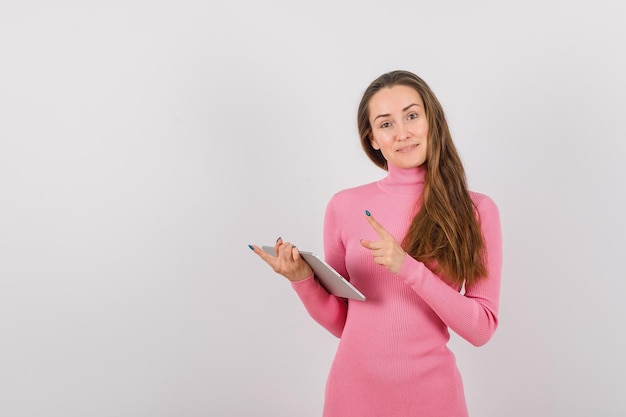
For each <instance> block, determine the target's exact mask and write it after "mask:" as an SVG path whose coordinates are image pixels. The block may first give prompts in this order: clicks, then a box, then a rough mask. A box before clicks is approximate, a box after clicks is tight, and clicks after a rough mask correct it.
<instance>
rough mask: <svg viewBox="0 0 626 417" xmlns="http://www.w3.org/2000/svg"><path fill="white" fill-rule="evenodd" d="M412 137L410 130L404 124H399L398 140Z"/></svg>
mask: <svg viewBox="0 0 626 417" xmlns="http://www.w3.org/2000/svg"><path fill="white" fill-rule="evenodd" d="M409 136H410V132H409V129H408V128H407V126H406V125H405V124H404V123H398V125H397V130H396V139H397V140H405V139H407V138H408V137H409Z"/></svg>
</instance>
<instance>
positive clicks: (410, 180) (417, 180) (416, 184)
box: [378, 164, 426, 196]
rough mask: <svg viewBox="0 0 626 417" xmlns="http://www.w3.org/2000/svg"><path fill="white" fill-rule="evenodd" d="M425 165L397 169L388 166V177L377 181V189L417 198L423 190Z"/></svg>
mask: <svg viewBox="0 0 626 417" xmlns="http://www.w3.org/2000/svg"><path fill="white" fill-rule="evenodd" d="M425 178H426V165H425V164H423V165H421V166H419V167H415V168H398V167H396V166H394V165H391V164H389V165H388V175H387V177H385V178H383V179H382V180H380V181H378V185H379V187H380V188H381V189H382V190H383V191H386V192H389V193H392V194H402V195H415V196H419V195H421V194H422V191H423V190H424V181H425Z"/></svg>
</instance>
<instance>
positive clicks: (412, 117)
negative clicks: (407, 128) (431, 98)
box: [408, 113, 417, 120]
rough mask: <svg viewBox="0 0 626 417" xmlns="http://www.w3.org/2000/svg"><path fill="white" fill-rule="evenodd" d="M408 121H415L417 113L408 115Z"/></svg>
mask: <svg viewBox="0 0 626 417" xmlns="http://www.w3.org/2000/svg"><path fill="white" fill-rule="evenodd" d="M408 119H409V120H414V119H417V113H411V114H409V117H408Z"/></svg>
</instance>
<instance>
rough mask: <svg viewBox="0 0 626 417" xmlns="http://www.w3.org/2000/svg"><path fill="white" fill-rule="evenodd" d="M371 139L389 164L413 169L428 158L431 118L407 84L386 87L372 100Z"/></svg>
mask: <svg viewBox="0 0 626 417" xmlns="http://www.w3.org/2000/svg"><path fill="white" fill-rule="evenodd" d="M369 121H370V125H371V126H372V133H371V136H370V141H371V144H372V147H373V148H374V149H377V150H380V151H381V152H382V154H383V156H384V157H385V159H386V160H387V163H388V164H391V165H394V166H396V167H398V168H414V167H418V166H420V165H422V164H423V163H424V162H425V161H426V149H427V148H426V147H427V145H428V121H427V120H426V113H425V110H424V103H423V102H422V97H420V95H419V93H418V92H417V91H415V89H413V88H411V87H408V86H405V85H395V86H393V87H390V88H383V89H382V90H380V91H378V92H377V93H376V94H374V95H373V96H372V98H371V99H370V101H369Z"/></svg>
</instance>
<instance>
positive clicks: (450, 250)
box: [357, 71, 486, 287]
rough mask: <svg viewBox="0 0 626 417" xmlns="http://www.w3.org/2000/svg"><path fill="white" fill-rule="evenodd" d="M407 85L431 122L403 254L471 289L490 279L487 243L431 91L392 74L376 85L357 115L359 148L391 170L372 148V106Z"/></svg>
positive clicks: (404, 73)
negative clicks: (418, 199)
mask: <svg viewBox="0 0 626 417" xmlns="http://www.w3.org/2000/svg"><path fill="white" fill-rule="evenodd" d="M395 85H404V86H408V87H411V88H413V89H415V91H417V93H418V94H419V95H420V96H421V98H422V101H423V102H424V109H425V112H426V119H427V120H428V144H427V152H426V162H425V165H426V177H425V184H424V191H423V194H422V197H421V208H420V210H419V211H418V213H417V214H416V215H415V217H414V218H413V221H412V223H411V226H410V227H409V230H408V231H407V234H406V236H405V237H404V239H403V241H402V247H403V248H404V250H405V251H406V252H407V253H408V254H409V255H411V256H412V257H413V258H415V259H417V260H418V261H421V262H424V263H425V264H426V265H428V266H429V267H431V268H433V269H434V270H435V272H437V273H442V275H443V276H444V277H445V278H446V279H447V280H450V281H452V282H454V283H457V284H459V285H462V284H463V283H465V285H466V287H468V286H471V285H472V284H473V283H474V282H476V281H477V280H478V279H480V278H483V277H485V276H486V267H485V260H484V251H485V243H484V241H483V237H482V233H481V231H480V224H479V219H477V211H476V207H475V206H474V203H473V201H472V199H471V197H470V195H469V191H468V190H467V180H466V178H465V170H464V169H463V164H462V163H461V158H460V157H459V154H458V153H457V151H456V148H455V146H454V143H453V142H452V135H451V134H450V130H449V128H448V123H447V122H446V118H445V115H444V112H443V108H442V106H441V104H440V103H439V100H437V97H436V96H435V94H434V93H433V92H432V90H431V89H430V87H429V86H428V85H427V84H426V83H425V82H424V81H423V80H422V79H421V78H419V77H418V76H417V75H415V74H413V73H410V72H408V71H392V72H389V73H386V74H383V75H381V76H380V77H378V78H377V79H376V80H374V81H373V82H372V83H371V84H370V85H369V87H367V89H366V90H365V92H364V93H363V97H362V99H361V103H360V104H359V110H358V114H357V123H358V128H359V136H360V137H361V146H362V147H363V150H365V153H366V154H367V155H368V156H369V158H370V159H371V160H372V161H373V162H374V163H375V164H376V165H378V166H379V167H381V168H383V169H385V170H386V169H387V161H386V160H385V158H384V157H383V154H382V152H381V151H380V150H376V149H374V148H373V147H372V144H371V135H372V126H371V125H370V122H369V116H370V115H369V102H370V100H371V98H372V96H374V94H376V93H377V92H378V91H380V90H382V89H383V88H391V87H393V86H395Z"/></svg>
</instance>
